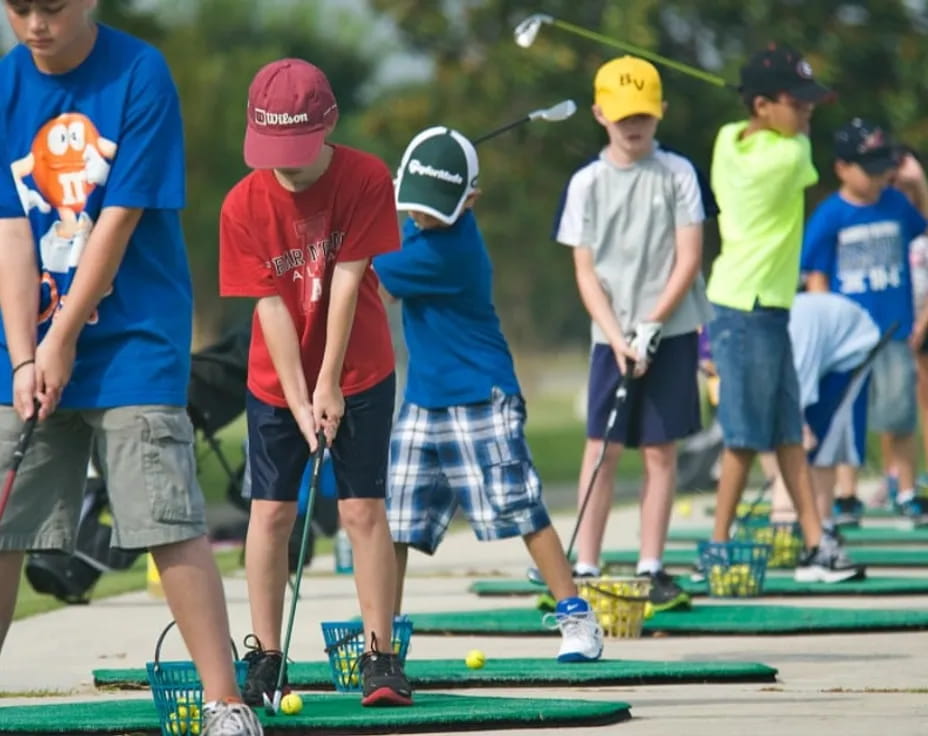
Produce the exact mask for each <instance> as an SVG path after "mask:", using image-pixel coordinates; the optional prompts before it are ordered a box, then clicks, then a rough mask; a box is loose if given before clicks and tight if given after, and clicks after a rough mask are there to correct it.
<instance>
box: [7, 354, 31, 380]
mask: <svg viewBox="0 0 928 736" xmlns="http://www.w3.org/2000/svg"><path fill="white" fill-rule="evenodd" d="M32 363H35V358H28V359H27V360H24V361H23V362H22V363H17V364H16V365H15V366H13V372H12V373H11V374H10V375H11V376H15V375H16V371H18V370H19V369H20V368H22V367H24V366H27V365H31V364H32Z"/></svg>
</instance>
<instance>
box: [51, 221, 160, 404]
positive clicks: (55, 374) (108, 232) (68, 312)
mask: <svg viewBox="0 0 928 736" xmlns="http://www.w3.org/2000/svg"><path fill="white" fill-rule="evenodd" d="M141 217H142V210H141V209H138V208H128V207H105V208H104V209H103V210H102V212H100V216H99V218H97V222H96V224H95V225H94V226H93V230H92V231H91V232H90V237H89V238H88V239H87V245H86V246H85V248H84V252H83V254H82V255H81V259H80V263H78V266H77V270H76V271H75V273H74V280H73V281H72V282H71V286H70V288H69V289H68V293H67V296H66V298H64V299H63V300H62V307H61V309H60V310H59V311H58V312H57V313H56V314H55V318H54V319H53V320H52V324H51V327H49V329H48V332H47V333H46V335H45V337H44V338H42V342H41V344H40V345H39V347H38V349H37V350H36V382H37V384H38V386H37V388H38V391H39V394H44V396H45V398H46V401H44V402H43V408H42V414H41V416H46V415H47V414H48V413H49V412H51V411H53V410H54V408H55V406H57V404H58V401H59V399H60V398H61V392H62V391H63V390H64V387H65V386H66V385H67V383H68V380H69V379H70V378H71V371H72V369H73V368H74V358H75V355H76V351H77V338H78V336H79V335H80V334H81V330H82V329H83V328H84V325H85V324H87V320H88V319H90V317H91V315H92V314H93V311H94V310H95V309H96V308H97V306H98V305H99V303H100V300H101V299H102V298H103V297H104V295H105V294H106V293H107V291H109V289H110V288H112V286H113V279H114V278H116V272H117V271H118V270H119V264H121V263H122V259H123V256H124V255H125V253H126V246H128V244H129V238H131V237H132V233H133V232H134V231H135V228H136V226H137V225H138V223H139V219H140V218H141Z"/></svg>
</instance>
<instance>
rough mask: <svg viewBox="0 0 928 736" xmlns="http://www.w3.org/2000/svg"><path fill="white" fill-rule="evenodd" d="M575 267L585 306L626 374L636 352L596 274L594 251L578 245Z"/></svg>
mask: <svg viewBox="0 0 928 736" xmlns="http://www.w3.org/2000/svg"><path fill="white" fill-rule="evenodd" d="M574 270H575V272H576V277H577V287H578V288H579V290H580V298H581V299H582V300H583V306H585V307H586V311H587V312H589V313H590V317H592V319H593V321H594V322H595V323H596V324H597V325H599V328H600V329H601V330H602V331H603V333H604V334H605V335H606V339H607V340H609V345H610V346H611V347H612V350H613V352H614V353H615V355H616V361H617V362H618V363H619V369H620V370H622V372H623V373H624V372H625V362H626V360H628V361H633V360H635V357H636V356H635V352H634V351H633V350H632V349H631V347H630V346H629V344H628V343H627V342H626V340H625V335H623V334H622V325H620V324H619V320H618V319H617V318H616V316H615V312H614V311H613V310H612V303H611V302H610V300H609V297H608V295H607V294H606V292H605V291H604V290H603V287H602V284H601V283H600V281H599V276H597V275H596V267H595V262H594V259H593V250H592V249H591V248H584V247H578V248H574ZM621 358H625V360H621Z"/></svg>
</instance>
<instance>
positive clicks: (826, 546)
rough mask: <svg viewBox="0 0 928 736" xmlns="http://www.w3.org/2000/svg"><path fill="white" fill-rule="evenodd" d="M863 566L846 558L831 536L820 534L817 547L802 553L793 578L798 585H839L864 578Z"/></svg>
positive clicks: (841, 548) (842, 549) (845, 554)
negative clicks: (845, 581)
mask: <svg viewBox="0 0 928 736" xmlns="http://www.w3.org/2000/svg"><path fill="white" fill-rule="evenodd" d="M866 574H867V573H866V570H865V568H864V567H863V565H857V564H855V563H853V562H851V560H850V559H849V558H848V556H847V553H846V552H845V551H844V548H843V547H841V545H840V544H839V543H838V541H837V539H835V537H834V536H833V535H832V534H828V533H827V532H826V533H824V534H822V541H821V542H819V545H818V547H815V548H813V549H810V550H806V551H805V552H803V554H802V556H801V557H800V558H799V564H798V565H797V566H796V572H795V573H794V575H793V577H794V578H795V580H796V582H799V583H840V582H842V581H844V580H861V579H863V578H864V577H866Z"/></svg>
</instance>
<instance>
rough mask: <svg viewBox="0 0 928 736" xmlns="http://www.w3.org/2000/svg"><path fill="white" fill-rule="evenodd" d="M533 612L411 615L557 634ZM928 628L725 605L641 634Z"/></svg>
mask: <svg viewBox="0 0 928 736" xmlns="http://www.w3.org/2000/svg"><path fill="white" fill-rule="evenodd" d="M542 616H543V614H542V613H541V612H540V611H538V610H536V609H535V608H524V607H522V608H499V609H494V610H489V611H455V612H450V613H420V614H412V615H410V619H412V625H413V630H414V631H415V632H416V634H417V635H422V634H449V635H450V634H473V635H478V634H482V635H498V634H506V635H509V634H526V635H538V634H556V633H557V629H553V630H552V629H550V628H548V627H546V626H545V625H544V624H543V623H542ZM906 629H908V630H924V629H928V610H895V609H852V608H806V607H802V608H800V607H797V606H768V605H761V604H753V605H750V604H749V605H745V604H737V603H725V604H718V605H700V606H693V607H692V608H690V609H689V610H677V611H664V612H661V613H655V614H654V616H652V617H651V618H649V619H647V620H646V621H645V622H644V631H643V635H645V636H648V635H663V634H711V635H714V636H720V635H727V634H733V635H744V634H823V633H833V632H848V631H868V632H869V631H901V630H906Z"/></svg>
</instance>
